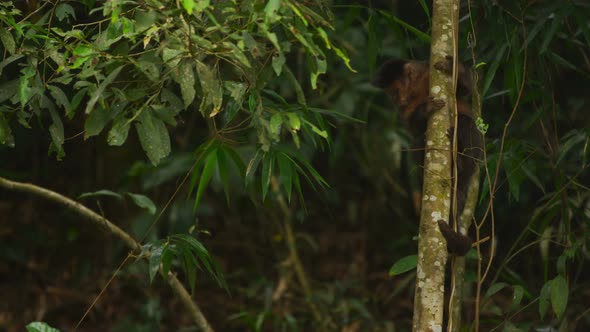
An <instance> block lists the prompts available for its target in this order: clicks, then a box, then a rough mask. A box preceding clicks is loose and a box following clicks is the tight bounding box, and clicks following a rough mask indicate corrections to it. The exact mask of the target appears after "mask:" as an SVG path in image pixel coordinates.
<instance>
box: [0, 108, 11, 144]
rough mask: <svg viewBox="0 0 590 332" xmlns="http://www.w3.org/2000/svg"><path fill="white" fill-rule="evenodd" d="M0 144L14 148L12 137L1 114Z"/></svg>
mask: <svg viewBox="0 0 590 332" xmlns="http://www.w3.org/2000/svg"><path fill="white" fill-rule="evenodd" d="M0 144H2V145H6V146H8V147H11V148H14V136H13V135H12V130H11V129H10V126H9V125H8V121H7V120H6V118H5V117H4V114H3V113H0Z"/></svg>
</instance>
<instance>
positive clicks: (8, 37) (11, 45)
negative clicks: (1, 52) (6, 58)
mask: <svg viewBox="0 0 590 332" xmlns="http://www.w3.org/2000/svg"><path fill="white" fill-rule="evenodd" d="M0 40H1V41H2V44H3V45H4V48H5V49H6V50H7V51H8V53H10V54H11V55H12V54H14V53H16V43H15V42H14V37H12V34H11V33H10V32H9V31H7V30H6V29H4V28H3V27H0Z"/></svg>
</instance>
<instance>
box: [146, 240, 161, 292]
mask: <svg viewBox="0 0 590 332" xmlns="http://www.w3.org/2000/svg"><path fill="white" fill-rule="evenodd" d="M162 251H163V246H162V242H160V241H158V242H157V243H156V244H154V245H153V246H152V250H151V251H150V263H149V272H150V282H154V277H155V276H156V274H157V273H158V270H159V269H160V263H161V262H162Z"/></svg>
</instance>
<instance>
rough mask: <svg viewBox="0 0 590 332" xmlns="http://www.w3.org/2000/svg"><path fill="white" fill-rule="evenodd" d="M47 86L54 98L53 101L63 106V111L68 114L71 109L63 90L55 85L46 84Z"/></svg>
mask: <svg viewBox="0 0 590 332" xmlns="http://www.w3.org/2000/svg"><path fill="white" fill-rule="evenodd" d="M47 88H48V89H49V92H50V93H51V96H52V97H53V99H55V103H56V104H57V105H58V106H61V107H63V109H64V113H65V114H68V113H69V112H70V109H71V106H70V101H69V100H68V97H67V96H66V94H65V93H64V92H63V90H62V89H60V88H59V87H57V86H55V85H48V86H47Z"/></svg>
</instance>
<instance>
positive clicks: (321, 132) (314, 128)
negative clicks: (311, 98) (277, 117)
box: [303, 119, 328, 138]
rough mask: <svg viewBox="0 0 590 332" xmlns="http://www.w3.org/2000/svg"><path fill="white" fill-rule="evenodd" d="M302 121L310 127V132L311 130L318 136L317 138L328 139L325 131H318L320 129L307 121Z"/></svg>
mask: <svg viewBox="0 0 590 332" xmlns="http://www.w3.org/2000/svg"><path fill="white" fill-rule="evenodd" d="M303 121H304V122H305V123H306V124H307V125H308V126H310V127H311V130H312V131H313V132H314V133H316V134H318V135H319V136H321V137H323V138H328V132H327V131H325V130H320V128H318V127H316V125H314V124H313V123H311V122H309V121H307V120H305V119H303Z"/></svg>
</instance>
